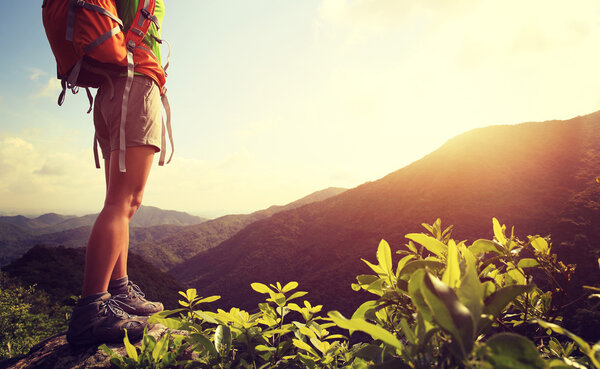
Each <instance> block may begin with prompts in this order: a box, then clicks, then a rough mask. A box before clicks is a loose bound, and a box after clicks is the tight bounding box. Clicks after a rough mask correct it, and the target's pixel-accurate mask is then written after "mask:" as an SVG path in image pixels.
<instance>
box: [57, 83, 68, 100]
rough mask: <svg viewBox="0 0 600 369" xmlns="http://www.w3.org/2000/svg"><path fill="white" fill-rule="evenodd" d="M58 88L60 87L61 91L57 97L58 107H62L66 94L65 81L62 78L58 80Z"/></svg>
mask: <svg viewBox="0 0 600 369" xmlns="http://www.w3.org/2000/svg"><path fill="white" fill-rule="evenodd" d="M60 86H61V87H62V91H61V92H60V94H59V95H58V106H62V104H63V103H64V102H65V95H66V94H67V81H66V80H65V78H64V77H63V78H62V79H61V80H60Z"/></svg>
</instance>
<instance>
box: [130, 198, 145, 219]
mask: <svg viewBox="0 0 600 369" xmlns="http://www.w3.org/2000/svg"><path fill="white" fill-rule="evenodd" d="M140 206H142V194H141V193H140V194H133V196H132V197H131V201H130V203H129V219H131V218H132V217H133V215H134V214H135V212H136V211H137V210H138V209H139V208H140Z"/></svg>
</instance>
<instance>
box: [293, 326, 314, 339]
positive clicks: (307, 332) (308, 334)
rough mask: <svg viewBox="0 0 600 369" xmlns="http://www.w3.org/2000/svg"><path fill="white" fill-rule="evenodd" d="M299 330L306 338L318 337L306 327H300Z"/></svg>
mask: <svg viewBox="0 0 600 369" xmlns="http://www.w3.org/2000/svg"><path fill="white" fill-rule="evenodd" d="M298 330H299V331H300V333H302V334H303V335H305V336H308V337H310V338H316V337H317V335H316V333H315V332H313V331H312V330H311V329H309V328H306V327H305V326H300V327H298Z"/></svg>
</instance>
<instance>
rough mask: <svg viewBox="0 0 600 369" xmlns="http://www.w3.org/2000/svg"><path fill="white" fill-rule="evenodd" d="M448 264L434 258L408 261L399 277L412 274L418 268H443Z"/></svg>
mask: <svg viewBox="0 0 600 369" xmlns="http://www.w3.org/2000/svg"><path fill="white" fill-rule="evenodd" d="M445 266H446V264H444V263H441V262H439V261H433V260H413V261H409V262H408V263H406V265H405V266H404V268H402V270H401V271H400V276H399V278H403V277H405V276H410V275H412V274H413V273H414V272H415V271H416V270H419V269H425V268H426V267H427V268H429V269H432V270H442V269H443V268H444V267H445Z"/></svg>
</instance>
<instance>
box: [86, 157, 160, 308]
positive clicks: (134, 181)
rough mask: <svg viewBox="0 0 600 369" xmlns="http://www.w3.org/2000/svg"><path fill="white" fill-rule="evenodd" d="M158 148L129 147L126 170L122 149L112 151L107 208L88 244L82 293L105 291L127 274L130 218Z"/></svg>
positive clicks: (97, 222)
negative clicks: (121, 163)
mask: <svg viewBox="0 0 600 369" xmlns="http://www.w3.org/2000/svg"><path fill="white" fill-rule="evenodd" d="M154 152H155V150H154V148H153V147H151V146H136V147H130V148H128V149H127V153H126V157H127V161H126V166H127V172H125V173H121V172H120V171H119V151H118V150H116V151H113V152H111V155H110V162H109V165H108V174H107V190H106V200H105V202H104V208H103V209H102V211H101V212H100V215H98V218H97V219H96V222H95V223H94V227H93V228H92V232H91V234H90V238H89V240H88V244H87V248H86V254H85V272H84V278H83V290H82V293H81V295H82V297H85V296H89V295H92V294H96V293H100V292H105V291H106V290H107V289H108V282H109V280H110V279H111V276H116V278H120V277H122V276H125V275H126V274H127V251H128V245H129V220H130V219H131V217H132V216H133V214H135V211H136V210H137V209H138V208H139V207H140V205H141V202H142V197H143V194H144V187H145V185H146V180H147V179H148V174H149V173H150V168H151V167H152V160H153V159H154ZM113 279H114V278H113Z"/></svg>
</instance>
